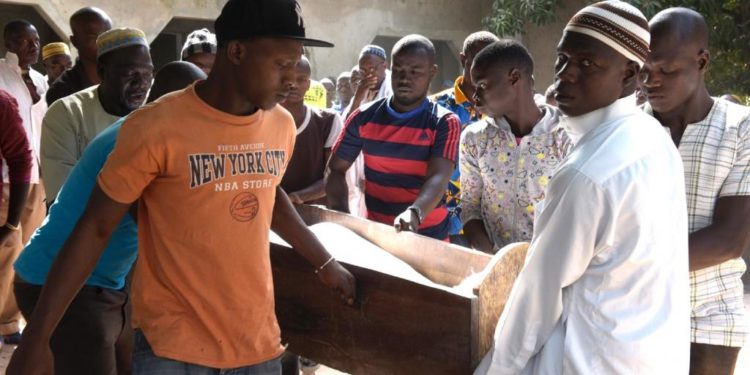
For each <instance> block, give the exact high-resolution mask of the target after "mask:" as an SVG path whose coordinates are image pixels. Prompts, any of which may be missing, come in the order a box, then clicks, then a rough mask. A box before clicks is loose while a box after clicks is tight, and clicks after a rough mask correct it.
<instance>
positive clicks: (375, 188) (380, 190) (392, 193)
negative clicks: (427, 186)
mask: <svg viewBox="0 0 750 375" xmlns="http://www.w3.org/2000/svg"><path fill="white" fill-rule="evenodd" d="M419 190H420V189H405V188H400V187H392V186H383V185H380V184H377V183H375V182H372V181H369V180H368V181H365V191H366V192H367V195H369V196H371V197H373V198H377V199H380V200H382V201H385V202H389V203H409V204H411V203H412V202H414V200H415V199H417V197H418V196H419Z"/></svg>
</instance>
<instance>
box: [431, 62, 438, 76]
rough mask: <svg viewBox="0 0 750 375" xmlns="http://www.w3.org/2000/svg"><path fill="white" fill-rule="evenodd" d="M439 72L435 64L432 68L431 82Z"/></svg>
mask: <svg viewBox="0 0 750 375" xmlns="http://www.w3.org/2000/svg"><path fill="white" fill-rule="evenodd" d="M437 72H438V66H437V64H433V65H432V67H431V68H430V80H432V78H434V77H435V75H436V74H437Z"/></svg>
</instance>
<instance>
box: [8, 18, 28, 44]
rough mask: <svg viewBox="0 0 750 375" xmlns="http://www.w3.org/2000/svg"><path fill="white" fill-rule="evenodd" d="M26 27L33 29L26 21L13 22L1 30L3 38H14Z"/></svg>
mask: <svg viewBox="0 0 750 375" xmlns="http://www.w3.org/2000/svg"><path fill="white" fill-rule="evenodd" d="M27 27H31V28H34V25H33V24H32V23H31V22H29V21H26V20H13V21H10V22H8V23H7V24H5V28H3V38H4V39H5V40H8V39H10V38H13V37H15V36H16V35H18V33H20V32H22V31H23V30H24V29H26V28H27Z"/></svg>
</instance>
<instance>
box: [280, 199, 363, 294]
mask: <svg viewBox="0 0 750 375" xmlns="http://www.w3.org/2000/svg"><path fill="white" fill-rule="evenodd" d="M271 229H272V230H273V231H274V232H276V234H278V235H279V236H280V237H281V238H283V239H284V241H286V242H288V243H289V244H290V245H292V248H294V250H295V251H296V252H297V253H299V254H300V255H301V256H302V257H303V258H305V259H307V261H308V262H310V264H311V265H312V266H313V267H314V269H316V270H318V271H319V272H318V276H319V277H320V280H321V281H322V282H323V284H325V285H326V286H328V287H330V288H332V289H334V290H336V291H337V292H339V293H340V294H341V298H342V299H344V300H345V301H348V302H349V303H352V302H353V301H354V295H355V287H354V276H352V274H351V273H349V271H347V270H346V269H345V268H344V267H342V266H341V265H340V264H339V263H338V262H337V261H336V260H335V259H334V260H330V259H332V257H331V254H329V253H328V251H326V249H325V247H323V244H321V243H320V241H318V238H317V237H315V235H314V234H313V233H312V232H311V231H310V229H309V228H307V225H306V224H305V222H304V221H303V220H302V218H301V217H300V216H299V214H298V213H297V210H295V209H294V206H292V202H291V201H290V200H289V197H287V195H286V193H285V192H284V190H283V189H281V188H280V187H277V188H276V201H275V202H274V206H273V219H272V221H271ZM329 260H330V261H329Z"/></svg>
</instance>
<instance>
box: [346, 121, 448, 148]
mask: <svg viewBox="0 0 750 375" xmlns="http://www.w3.org/2000/svg"><path fill="white" fill-rule="evenodd" d="M359 136H360V137H361V138H362V139H369V140H373V141H382V142H390V143H403V144H408V145H415V146H432V144H433V142H434V141H435V131H434V130H432V129H419V128H412V127H409V126H398V125H381V124H375V123H372V122H368V123H366V124H364V125H362V126H361V127H360V128H359Z"/></svg>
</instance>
